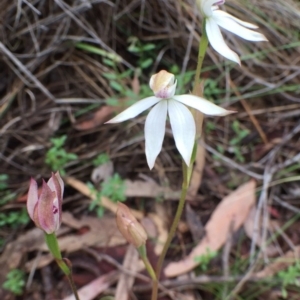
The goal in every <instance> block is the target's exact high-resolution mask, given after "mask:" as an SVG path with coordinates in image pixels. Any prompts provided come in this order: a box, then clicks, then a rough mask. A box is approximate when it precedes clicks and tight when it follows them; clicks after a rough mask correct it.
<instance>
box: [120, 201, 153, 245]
mask: <svg viewBox="0 0 300 300" xmlns="http://www.w3.org/2000/svg"><path fill="white" fill-rule="evenodd" d="M116 221H117V226H118V229H119V231H120V232H121V234H122V235H123V237H124V238H125V239H126V240H127V242H128V243H130V244H132V245H134V246H135V247H136V248H139V247H140V246H142V245H144V244H145V243H146V240H147V238H148V237H147V233H146V231H145V229H144V227H143V226H142V225H141V224H140V223H139V222H138V221H137V219H136V218H135V217H134V215H133V214H132V213H131V211H130V209H129V208H128V207H127V206H126V205H125V204H123V203H120V202H119V203H118V209H117V213H116Z"/></svg>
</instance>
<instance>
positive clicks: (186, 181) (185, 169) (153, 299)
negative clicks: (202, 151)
mask: <svg viewBox="0 0 300 300" xmlns="http://www.w3.org/2000/svg"><path fill="white" fill-rule="evenodd" d="M190 168H192V165H191V166H190V167H188V166H187V165H186V164H185V163H184V162H183V163H182V171H183V183H182V190H181V195H180V200H179V204H178V207H177V211H176V214H175V217H174V221H173V224H172V226H171V229H170V232H169V235H168V238H167V241H166V243H165V245H164V248H163V250H162V253H161V254H160V256H159V258H158V262H157V265H156V278H157V279H159V276H160V273H161V269H162V264H163V262H164V259H165V256H166V254H167V251H168V249H169V246H170V244H171V241H172V239H173V237H174V235H175V231H176V229H177V226H178V223H179V221H180V217H181V215H182V212H183V208H184V204H185V198H186V194H187V189H188V186H189V178H188V174H189V173H190V171H189V169H190ZM157 294H158V281H157V280H156V281H154V282H153V288H152V297H151V300H157Z"/></svg>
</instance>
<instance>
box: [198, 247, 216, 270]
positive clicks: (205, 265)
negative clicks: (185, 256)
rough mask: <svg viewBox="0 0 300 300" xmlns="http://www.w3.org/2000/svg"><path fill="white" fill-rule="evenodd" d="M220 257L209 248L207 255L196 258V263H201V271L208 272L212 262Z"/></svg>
mask: <svg viewBox="0 0 300 300" xmlns="http://www.w3.org/2000/svg"><path fill="white" fill-rule="evenodd" d="M217 255H218V252H217V251H211V250H210V249H209V248H207V249H206V253H205V254H203V255H200V256H196V257H195V262H197V263H199V267H200V269H201V271H203V272H206V271H207V270H208V266H209V263H210V261H211V260H212V259H213V258H215V257H216V256H217Z"/></svg>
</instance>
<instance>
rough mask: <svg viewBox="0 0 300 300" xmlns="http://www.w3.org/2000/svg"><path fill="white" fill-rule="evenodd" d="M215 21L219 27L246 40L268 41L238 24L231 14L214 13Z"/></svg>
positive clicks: (259, 34)
mask: <svg viewBox="0 0 300 300" xmlns="http://www.w3.org/2000/svg"><path fill="white" fill-rule="evenodd" d="M213 19H214V21H215V22H216V23H217V24H218V25H219V26H221V27H223V28H224V29H226V30H228V31H230V32H232V33H234V34H236V35H238V36H240V37H241V38H243V39H245V40H248V41H254V42H257V41H266V40H267V39H266V37H265V36H264V35H263V34H261V33H259V32H256V31H253V30H250V29H248V28H245V27H243V26H242V25H240V24H239V23H237V22H236V20H235V19H236V18H233V17H232V16H230V15H229V14H226V15H224V14H223V12H222V11H220V10H217V11H214V13H213ZM248 24H249V23H248Z"/></svg>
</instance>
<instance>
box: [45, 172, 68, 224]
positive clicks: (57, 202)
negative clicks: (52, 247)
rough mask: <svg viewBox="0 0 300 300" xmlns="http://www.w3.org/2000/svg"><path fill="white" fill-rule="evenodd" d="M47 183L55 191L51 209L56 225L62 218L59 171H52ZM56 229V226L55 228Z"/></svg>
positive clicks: (61, 192) (62, 187) (61, 182)
mask: <svg viewBox="0 0 300 300" xmlns="http://www.w3.org/2000/svg"><path fill="white" fill-rule="evenodd" d="M47 185H48V186H49V188H50V190H51V191H52V192H55V198H54V201H53V210H55V211H56V212H55V213H54V218H55V220H56V221H55V224H56V225H57V227H59V226H60V224H61V218H62V200H63V192H64V182H63V180H62V179H61V177H60V175H59V172H56V173H55V174H53V173H52V176H51V178H50V179H49V180H48V182H47ZM57 229H58V228H57Z"/></svg>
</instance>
